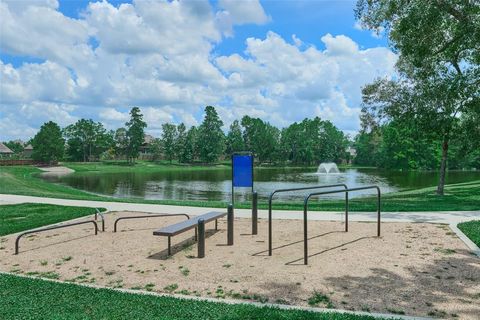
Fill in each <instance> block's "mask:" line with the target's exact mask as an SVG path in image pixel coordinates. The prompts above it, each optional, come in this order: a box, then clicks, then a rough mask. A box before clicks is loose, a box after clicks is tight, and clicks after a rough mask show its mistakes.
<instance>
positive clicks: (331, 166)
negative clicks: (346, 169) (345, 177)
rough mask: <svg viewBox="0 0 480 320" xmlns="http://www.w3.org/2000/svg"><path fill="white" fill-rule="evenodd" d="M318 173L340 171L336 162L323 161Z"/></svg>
mask: <svg viewBox="0 0 480 320" xmlns="http://www.w3.org/2000/svg"><path fill="white" fill-rule="evenodd" d="M317 173H318V174H329V173H340V170H338V167H337V165H336V164H335V163H334V162H322V163H320V165H319V166H318V169H317Z"/></svg>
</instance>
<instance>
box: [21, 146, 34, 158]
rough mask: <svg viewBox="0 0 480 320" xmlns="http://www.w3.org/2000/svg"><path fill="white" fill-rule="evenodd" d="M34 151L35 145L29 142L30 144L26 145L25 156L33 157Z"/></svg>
mask: <svg viewBox="0 0 480 320" xmlns="http://www.w3.org/2000/svg"><path fill="white" fill-rule="evenodd" d="M32 153H33V147H32V145H31V144H29V145H28V146H26V147H25V148H24V149H23V156H24V157H25V158H31V157H32Z"/></svg>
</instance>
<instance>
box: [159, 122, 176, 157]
mask: <svg viewBox="0 0 480 320" xmlns="http://www.w3.org/2000/svg"><path fill="white" fill-rule="evenodd" d="M176 141H177V127H176V126H175V125H174V124H171V123H164V124H162V148H163V156H164V157H165V159H167V160H168V161H170V163H172V160H173V159H174V158H175V155H176V146H177V145H176Z"/></svg>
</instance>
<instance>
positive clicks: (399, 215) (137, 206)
mask: <svg viewBox="0 0 480 320" xmlns="http://www.w3.org/2000/svg"><path fill="white" fill-rule="evenodd" d="M25 202H30V203H48V204H57V205H65V206H76V207H98V208H106V209H107V210H108V211H141V212H152V213H170V214H173V213H187V214H192V215H198V214H202V213H205V212H207V211H212V210H213V211H218V210H221V209H219V208H202V207H183V206H171V205H161V204H145V203H123V202H108V201H90V200H70V199H56V198H43V197H32V196H20V195H11V194H0V205H2V204H16V203H25ZM235 216H236V217H244V218H248V217H251V210H250V209H236V210H235ZM258 216H259V218H268V212H267V210H259V212H258ZM381 216H382V221H384V222H431V223H445V224H450V225H451V224H457V223H459V222H464V221H469V220H477V219H480V210H479V211H441V212H438V211H437V212H382V215H381ZM273 217H274V219H302V218H303V213H302V212H301V211H289V210H288V211H287V210H276V211H274V212H273ZM309 219H311V220H321V221H336V220H338V221H340V220H342V219H344V214H343V213H342V212H325V211H311V213H310V214H309ZM376 219H377V215H376V213H375V212H350V213H349V220H350V221H376Z"/></svg>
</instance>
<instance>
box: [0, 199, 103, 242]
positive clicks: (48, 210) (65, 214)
mask: <svg viewBox="0 0 480 320" xmlns="http://www.w3.org/2000/svg"><path fill="white" fill-rule="evenodd" d="M99 210H100V211H105V209H103V208H100V209H99ZM95 212H96V210H95V208H85V207H68V206H57V205H51V204H38V203H22V204H14V205H2V206H0V222H1V223H0V236H4V235H7V234H11V233H16V232H20V231H24V230H29V229H33V228H38V227H42V226H45V225H49V224H53V223H58V222H62V221H66V220H71V219H75V218H79V217H83V216H87V215H91V214H94V213H95Z"/></svg>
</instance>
